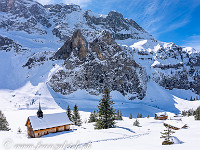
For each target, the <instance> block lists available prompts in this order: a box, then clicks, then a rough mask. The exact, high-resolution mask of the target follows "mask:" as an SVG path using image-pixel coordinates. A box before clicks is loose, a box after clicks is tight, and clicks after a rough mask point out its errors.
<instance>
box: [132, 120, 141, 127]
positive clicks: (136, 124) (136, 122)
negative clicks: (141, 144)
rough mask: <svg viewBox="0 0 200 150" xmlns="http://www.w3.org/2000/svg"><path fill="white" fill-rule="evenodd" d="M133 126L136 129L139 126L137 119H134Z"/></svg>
mask: <svg viewBox="0 0 200 150" xmlns="http://www.w3.org/2000/svg"><path fill="white" fill-rule="evenodd" d="M133 126H137V127H139V126H140V122H139V120H138V119H136V120H135V122H133Z"/></svg>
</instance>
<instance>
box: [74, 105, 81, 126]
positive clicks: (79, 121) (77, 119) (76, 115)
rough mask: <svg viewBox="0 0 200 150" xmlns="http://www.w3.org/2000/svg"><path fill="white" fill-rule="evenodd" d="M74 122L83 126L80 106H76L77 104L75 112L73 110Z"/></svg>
mask: <svg viewBox="0 0 200 150" xmlns="http://www.w3.org/2000/svg"><path fill="white" fill-rule="evenodd" d="M72 122H73V123H74V124H75V125H77V126H81V124H82V121H81V118H80V114H79V111H78V106H77V105H76V104H75V106H74V110H73V115H72Z"/></svg>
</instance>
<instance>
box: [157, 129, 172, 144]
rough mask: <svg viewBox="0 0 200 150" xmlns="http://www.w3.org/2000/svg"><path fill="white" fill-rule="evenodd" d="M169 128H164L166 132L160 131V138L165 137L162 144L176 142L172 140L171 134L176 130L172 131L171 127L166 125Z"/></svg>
mask: <svg viewBox="0 0 200 150" xmlns="http://www.w3.org/2000/svg"><path fill="white" fill-rule="evenodd" d="M166 128H167V129H166V130H164V132H160V133H161V134H162V135H161V137H160V138H164V139H165V140H164V141H163V142H162V145H171V144H174V142H173V141H171V140H170V139H171V137H172V136H171V135H172V134H173V133H175V132H174V131H172V130H171V129H170V128H169V127H166Z"/></svg>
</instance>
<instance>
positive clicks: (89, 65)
mask: <svg viewBox="0 0 200 150" xmlns="http://www.w3.org/2000/svg"><path fill="white" fill-rule="evenodd" d="M54 59H64V60H65V63H64V66H65V69H63V70H59V71H58V72H57V73H55V74H54V75H53V76H52V78H51V80H50V81H49V83H48V84H49V85H50V86H51V88H52V89H53V90H54V91H55V92H60V93H61V94H64V95H66V94H70V93H72V92H74V91H77V90H78V89H85V90H86V91H88V92H89V93H90V94H95V95H99V94H100V93H102V92H103V91H104V89H105V88H108V89H110V90H111V91H115V90H116V91H119V92H120V93H121V94H122V95H124V96H127V97H128V98H129V99H135V98H136V97H137V98H139V99H142V98H144V96H145V91H146V82H147V78H146V76H145V71H144V70H143V69H142V67H141V66H140V65H138V64H137V63H136V62H135V61H134V60H133V59H129V58H128V56H127V55H126V54H125V53H124V52H123V51H122V49H121V47H120V46H119V45H118V44H117V43H116V42H115V41H114V40H113V39H112V37H111V35H110V33H109V32H107V31H104V32H102V34H101V35H100V37H99V38H97V39H95V40H94V41H93V42H91V43H87V41H86V40H85V38H84V36H83V35H82V34H81V31H80V30H77V31H76V32H74V34H73V36H72V37H71V39H69V40H68V41H67V42H65V44H64V45H63V47H61V48H60V49H59V50H58V52H57V53H56V54H55V56H54Z"/></svg>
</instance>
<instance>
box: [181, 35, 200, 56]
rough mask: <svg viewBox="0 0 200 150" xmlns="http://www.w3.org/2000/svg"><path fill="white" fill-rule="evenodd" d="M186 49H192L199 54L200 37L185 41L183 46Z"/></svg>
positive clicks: (196, 36)
mask: <svg viewBox="0 0 200 150" xmlns="http://www.w3.org/2000/svg"><path fill="white" fill-rule="evenodd" d="M183 45H184V46H186V47H193V48H195V49H196V50H197V51H199V52H200V35H194V36H191V37H189V38H188V39H187V40H185V43H184V44H183Z"/></svg>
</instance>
